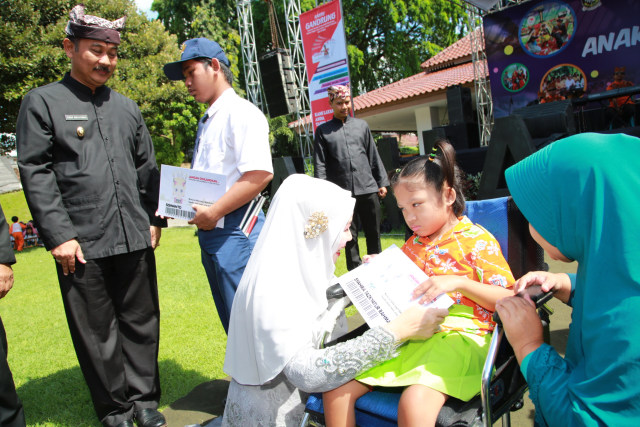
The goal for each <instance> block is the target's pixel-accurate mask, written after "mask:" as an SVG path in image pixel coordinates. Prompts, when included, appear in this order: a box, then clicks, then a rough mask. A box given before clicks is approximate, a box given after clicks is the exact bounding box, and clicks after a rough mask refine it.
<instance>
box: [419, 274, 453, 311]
mask: <svg viewBox="0 0 640 427" xmlns="http://www.w3.org/2000/svg"><path fill="white" fill-rule="evenodd" d="M460 279H461V278H460V277H459V276H455V275H447V276H432V277H429V278H428V279H427V280H425V281H424V282H422V283H420V284H419V285H418V286H417V287H416V288H415V289H414V290H413V294H412V299H416V298H420V300H419V301H418V302H419V303H420V304H424V303H429V302H432V301H434V300H435V299H436V298H437V297H438V296H439V295H441V294H444V293H447V292H453V291H457V290H458V287H459V285H460V283H461V280H460Z"/></svg>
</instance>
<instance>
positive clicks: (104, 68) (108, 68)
mask: <svg viewBox="0 0 640 427" xmlns="http://www.w3.org/2000/svg"><path fill="white" fill-rule="evenodd" d="M94 70H95V71H105V72H107V73H109V72H111V67H105V66H103V65H98V66H97V67H95V68H94Z"/></svg>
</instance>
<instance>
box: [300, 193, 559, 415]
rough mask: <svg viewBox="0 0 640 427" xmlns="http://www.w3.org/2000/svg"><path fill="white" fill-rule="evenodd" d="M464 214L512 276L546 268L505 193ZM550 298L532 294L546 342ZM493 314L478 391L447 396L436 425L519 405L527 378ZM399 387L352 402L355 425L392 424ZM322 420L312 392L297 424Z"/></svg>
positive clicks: (334, 292) (334, 291)
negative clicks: (492, 242) (495, 247)
mask: <svg viewBox="0 0 640 427" xmlns="http://www.w3.org/2000/svg"><path fill="white" fill-rule="evenodd" d="M465 215H467V216H468V217H469V219H470V220H471V221H472V222H474V223H476V224H479V225H481V226H482V227H484V228H485V229H487V230H488V231H489V232H491V234H493V235H494V237H495V238H496V239H497V240H498V243H499V244H500V247H501V249H502V252H503V254H504V256H505V258H506V259H507V262H508V263H509V266H510V267H511V271H512V272H513V275H514V277H516V278H518V277H520V276H522V275H524V274H525V273H526V272H528V271H540V270H544V271H546V270H548V266H547V264H546V263H545V262H544V252H543V251H542V248H541V247H540V246H539V245H538V244H537V243H536V242H535V241H534V240H533V238H532V237H531V235H530V233H529V224H528V222H527V221H526V219H525V218H524V216H523V215H522V213H521V212H520V210H519V209H518V207H517V206H516V205H515V203H514V202H513V200H512V199H511V197H501V198H497V199H487V200H479V201H469V202H467V207H466V210H465ZM336 286H338V287H339V285H336ZM343 295H344V294H343V293H342V292H341V289H338V288H336V287H331V288H329V290H328V291H327V298H330V299H331V298H337V297H340V296H343ZM551 297H552V295H551V294H550V293H549V294H544V295H541V294H535V295H533V296H532V299H533V300H534V301H535V302H536V306H537V307H538V313H539V315H540V318H541V320H542V322H543V326H544V331H545V341H546V342H549V315H550V314H551V310H550V309H548V308H547V307H546V306H545V305H544V303H545V302H547V301H548V300H549V299H550V298H551ZM494 319H495V320H496V322H497V324H496V327H495V329H494V332H493V335H492V338H491V343H490V346H489V352H488V354H487V358H486V361H485V365H484V369H483V373H482V384H481V389H480V393H479V394H478V395H476V396H475V397H473V398H472V399H471V400H470V401H468V402H464V401H461V400H459V399H455V398H449V399H447V402H446V403H445V405H444V406H443V408H442V410H441V411H440V414H439V415H438V420H437V423H436V425H437V426H442V427H445V426H448V427H462V426H474V427H475V426H485V427H488V426H491V425H493V424H494V423H495V422H496V421H497V420H498V419H500V418H501V419H502V425H503V426H510V425H511V420H510V412H511V411H514V410H518V409H520V408H522V406H523V398H524V393H525V392H526V391H527V388H528V387H527V383H526V381H525V379H524V377H523V376H522V373H521V372H520V367H519V365H518V361H517V360H516V358H515V355H514V353H513V349H512V348H511V346H510V345H509V342H508V341H507V339H506V337H505V336H504V331H503V330H502V325H501V323H500V322H499V319H498V318H497V314H494ZM366 329H367V325H366V324H365V325H362V326H361V327H359V328H357V329H355V330H353V331H351V332H349V333H348V334H347V335H345V336H344V337H341V338H339V339H338V340H336V341H335V342H341V341H345V340H347V339H350V338H351V337H354V336H357V335H360V334H362V333H363V332H364V331H365V330H366ZM335 342H333V343H327V344H325V346H329V345H333V344H335ZM401 392H402V388H396V389H394V388H384V389H377V390H374V391H372V392H369V393H367V394H365V395H364V396H362V397H361V398H360V399H358V401H357V402H356V424H357V425H358V426H363V427H369V426H372V427H378V426H379V427H387V426H389V427H391V426H396V425H397V417H398V402H399V400H400V394H401ZM323 425H324V408H323V406H322V394H321V393H313V394H311V395H310V397H309V399H308V400H307V404H306V409H305V416H304V419H303V420H302V423H301V427H306V426H323Z"/></svg>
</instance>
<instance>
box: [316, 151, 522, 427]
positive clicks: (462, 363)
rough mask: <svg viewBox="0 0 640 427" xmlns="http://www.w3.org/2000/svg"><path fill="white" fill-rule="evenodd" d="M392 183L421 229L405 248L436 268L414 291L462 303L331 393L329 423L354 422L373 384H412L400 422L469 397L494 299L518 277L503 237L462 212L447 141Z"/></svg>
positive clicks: (422, 419) (476, 385)
mask: <svg viewBox="0 0 640 427" xmlns="http://www.w3.org/2000/svg"><path fill="white" fill-rule="evenodd" d="M391 185H392V187H393V190H394V194H395V197H396V199H397V201H398V206H399V207H400V209H401V210H402V213H403V215H404V219H405V221H406V223H407V225H408V226H409V227H410V228H411V230H412V231H413V232H414V234H413V236H412V237H411V238H410V239H409V240H407V242H406V243H405V244H404V246H403V247H402V250H403V251H404V252H405V254H407V256H409V257H410V258H411V259H412V260H413V261H414V262H415V263H416V264H417V265H418V266H419V267H420V268H422V269H424V271H425V272H426V273H427V274H428V275H429V276H430V277H429V279H428V280H427V281H425V282H424V283H422V284H421V285H420V286H418V288H416V290H415V291H414V297H415V298H416V299H418V298H419V302H420V303H425V302H429V301H430V300H433V299H435V298H436V297H437V296H438V295H440V294H442V293H445V292H446V293H447V294H449V295H450V296H451V297H452V298H453V299H454V301H455V304H454V305H453V306H451V308H450V309H449V315H448V316H447V317H446V318H445V321H444V323H443V324H442V325H441V330H440V332H438V333H436V334H435V335H433V336H432V337H431V338H429V339H428V340H426V341H409V342H408V343H407V344H405V345H404V346H402V347H400V348H399V350H398V352H399V355H398V357H397V358H395V359H391V360H388V361H386V362H384V363H382V364H380V365H378V366H376V367H373V368H371V369H369V370H368V371H366V372H364V373H362V374H361V375H359V376H357V377H356V379H355V380H353V381H350V382H348V383H346V384H345V385H343V386H341V387H339V388H337V389H334V390H332V391H329V392H326V393H324V394H323V401H324V409H325V420H326V423H327V426H329V427H330V426H338V425H341V426H342V425H347V426H354V425H355V409H354V407H355V402H356V400H357V399H358V398H359V397H361V396H362V395H364V394H365V393H367V392H369V391H371V390H372V387H373V386H382V387H406V388H405V389H404V391H403V393H402V396H401V398H400V403H399V406H398V424H399V425H401V426H405V425H421V426H425V425H427V426H428V425H431V426H433V425H435V422H436V419H437V417H438V413H439V412H440V409H441V408H442V406H443V405H444V403H445V401H446V400H447V398H448V397H449V396H453V397H455V398H458V399H461V400H469V399H471V398H472V397H473V396H475V395H476V394H477V393H478V392H479V391H480V384H481V374H482V367H483V364H484V361H485V358H486V354H487V352H488V349H489V342H490V340H491V332H492V331H493V327H494V324H493V322H492V320H491V316H492V314H493V311H494V308H495V303H496V301H497V300H498V299H500V298H504V297H507V296H509V295H513V291H511V290H508V289H507V288H510V287H512V286H513V282H514V278H513V275H512V274H511V270H510V269H509V266H508V264H507V262H506V260H505V259H504V257H503V255H502V252H501V250H500V246H499V244H498V242H497V241H496V240H495V238H494V237H493V236H492V235H491V234H490V233H489V232H487V231H486V230H484V229H483V228H481V227H479V226H477V225H474V224H473V223H471V221H470V220H469V219H468V218H467V217H465V216H462V213H463V211H464V206H465V202H464V197H463V195H462V192H461V186H460V178H459V171H458V168H457V166H456V163H455V150H454V148H453V147H452V146H451V145H450V144H449V143H448V142H446V141H444V140H441V141H438V142H436V144H435V147H434V149H433V151H432V152H431V154H430V155H429V157H428V158H426V159H425V158H424V157H422V158H418V159H415V160H412V161H411V162H409V163H408V164H407V165H406V166H405V167H404V168H403V169H402V170H401V171H400V172H399V173H396V174H395V176H394V177H393V178H392V181H391Z"/></svg>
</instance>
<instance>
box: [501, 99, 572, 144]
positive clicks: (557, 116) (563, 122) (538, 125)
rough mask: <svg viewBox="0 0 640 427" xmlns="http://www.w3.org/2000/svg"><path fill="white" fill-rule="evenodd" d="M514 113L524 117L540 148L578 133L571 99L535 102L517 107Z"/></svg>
mask: <svg viewBox="0 0 640 427" xmlns="http://www.w3.org/2000/svg"><path fill="white" fill-rule="evenodd" d="M513 114H514V115H516V116H520V117H522V118H523V119H524V122H525V124H526V125H527V129H528V130H529V134H531V138H533V144H534V145H535V146H536V148H538V149H540V148H542V147H544V146H545V145H547V144H549V143H550V142H553V141H555V140H557V139H559V138H563V137H565V136H569V135H573V134H574V133H576V124H575V119H574V116H573V104H572V103H571V100H566V101H555V102H547V103H544V104H535V105H531V106H529V107H524V108H520V109H517V110H515V111H514V112H513Z"/></svg>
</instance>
